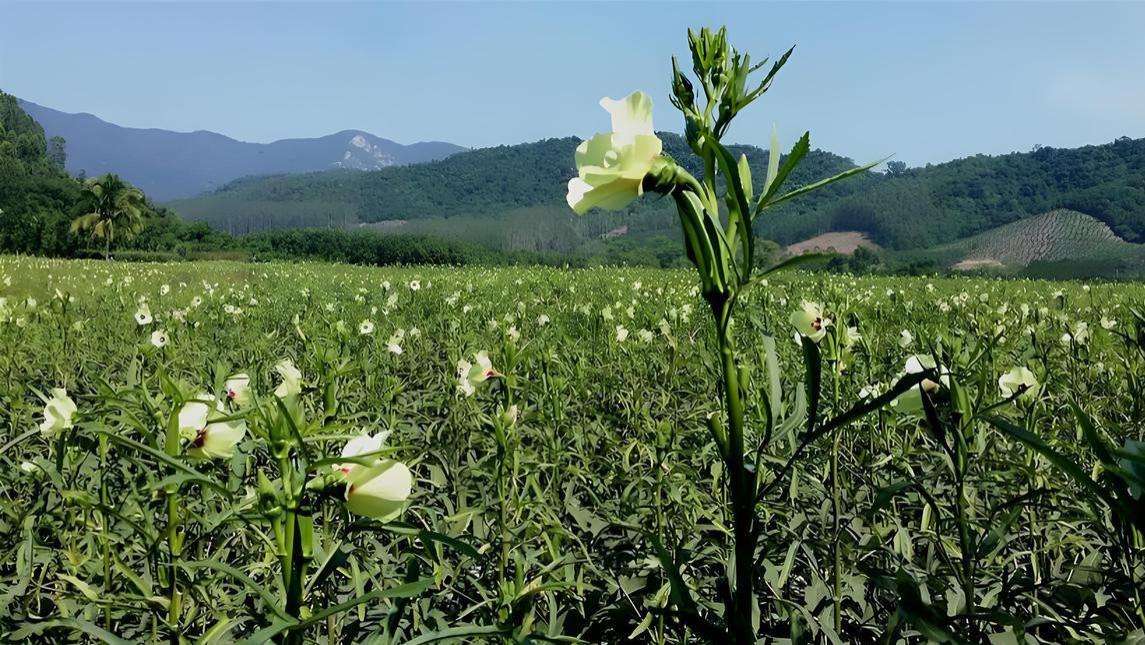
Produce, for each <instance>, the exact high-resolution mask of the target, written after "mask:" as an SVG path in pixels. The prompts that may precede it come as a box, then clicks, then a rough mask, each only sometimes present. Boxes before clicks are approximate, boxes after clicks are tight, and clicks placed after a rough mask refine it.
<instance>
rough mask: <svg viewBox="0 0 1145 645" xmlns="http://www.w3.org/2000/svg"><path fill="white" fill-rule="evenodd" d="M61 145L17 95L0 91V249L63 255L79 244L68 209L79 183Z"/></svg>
mask: <svg viewBox="0 0 1145 645" xmlns="http://www.w3.org/2000/svg"><path fill="white" fill-rule="evenodd" d="M62 144H63V142H61V141H53V142H52V145H51V147H49V145H48V141H47V140H46V139H45V137H44V129H43V128H41V127H40V125H39V124H38V123H36V121H35V120H33V119H32V118H31V117H30V116H28V115H27V114H26V113H25V112H24V111H23V110H22V109H20V106H19V105H18V104H17V103H16V97H14V96H11V95H8V94H5V93H3V92H0V249H3V250H20V251H23V252H39V253H52V254H60V253H67V252H69V251H71V250H73V248H74V247H75V246H76V242H75V239H74V238H72V237H70V236H69V235H68V226H69V224H70V219H68V218H67V217H66V214H65V213H66V211H68V210H70V209H71V206H72V204H73V202H74V201H75V199H76V197H77V196H78V194H79V183H78V182H76V181H75V180H74V179H72V178H70V177H68V175H67V173H66V172H64V158H63V147H62ZM49 151H50V152H49Z"/></svg>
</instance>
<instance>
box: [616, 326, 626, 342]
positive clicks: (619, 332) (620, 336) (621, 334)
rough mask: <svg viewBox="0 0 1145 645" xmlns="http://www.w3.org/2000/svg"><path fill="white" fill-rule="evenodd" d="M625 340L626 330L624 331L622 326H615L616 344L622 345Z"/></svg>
mask: <svg viewBox="0 0 1145 645" xmlns="http://www.w3.org/2000/svg"><path fill="white" fill-rule="evenodd" d="M626 340H628V329H626V328H625V327H624V325H617V326H616V342H618V343H623V342H624V341H626Z"/></svg>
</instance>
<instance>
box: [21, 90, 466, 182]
mask: <svg viewBox="0 0 1145 645" xmlns="http://www.w3.org/2000/svg"><path fill="white" fill-rule="evenodd" d="M19 105H20V107H21V108H23V109H24V111H25V112H27V113H28V114H29V115H30V116H31V117H32V118H34V119H35V120H36V121H37V122H39V123H40V125H41V126H43V128H44V132H45V135H46V136H47V137H48V138H51V137H55V136H60V137H63V138H64V139H65V140H66V142H67V145H66V151H67V170H68V171H69V172H70V173H72V174H78V173H80V172H83V173H85V174H87V175H88V176H95V175H101V174H104V173H108V172H114V173H117V174H119V175H120V176H122V177H123V178H124V179H126V180H127V181H129V182H131V183H133V184H135V185H137V186H139V187H140V188H142V189H143V190H144V191H145V192H146V193H147V194H148V195H149V196H150V197H151V198H153V199H156V200H161V201H162V200H169V199H178V198H181V197H190V196H192V195H197V194H199V193H202V192H204V191H209V190H213V189H215V188H218V187H219V186H222V185H224V184H226V183H227V182H230V181H232V180H235V179H238V178H239V177H246V176H250V175H269V174H278V173H304V172H313V171H318V170H328V169H332V168H341V169H351V170H377V169H380V168H387V167H389V166H401V165H406V164H415V163H422V162H426V161H433V160H435V159H442V158H445V157H448V156H449V155H451V154H453V153H455V152H459V151H461V150H464V149H465V148H462V147H461V146H457V145H454V144H451V143H444V142H440V141H427V142H419V143H414V144H410V145H402V144H400V143H396V142H394V141H391V140H389V139H383V138H381V137H378V136H375V135H373V134H370V133H368V132H362V131H360V130H343V131H342V132H338V133H335V134H331V135H327V136H324V137H317V138H310V139H283V140H281V141H275V142H272V143H249V142H245V141H238V140H235V139H232V138H230V137H227V136H224V135H221V134H218V133H215V132H208V131H203V130H200V131H196V132H172V131H170V130H161V129H155V128H146V129H144V128H127V127H122V126H119V125H116V124H113V123H108V122H107V121H104V120H102V119H100V118H98V117H96V116H94V115H91V114H86V113H83V114H69V113H66V112H61V111H59V110H54V109H51V108H47V107H44V106H41V105H37V104H35V103H31V102H29V101H24V100H20V101H19Z"/></svg>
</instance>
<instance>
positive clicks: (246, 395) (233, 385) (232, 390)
mask: <svg viewBox="0 0 1145 645" xmlns="http://www.w3.org/2000/svg"><path fill="white" fill-rule="evenodd" d="M223 388H224V389H225V390H226V392H227V400H228V401H233V402H234V403H235V404H236V405H246V404H247V403H249V402H250V377H249V376H247V375H246V374H244V373H239V374H235V375H234V376H232V377H230V378H228V379H227V381H226V383H224V384H223Z"/></svg>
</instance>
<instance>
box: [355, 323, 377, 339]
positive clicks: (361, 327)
mask: <svg viewBox="0 0 1145 645" xmlns="http://www.w3.org/2000/svg"><path fill="white" fill-rule="evenodd" d="M358 333H359V334H360V335H362V336H369V335H370V334H372V333H374V321H372V320H363V321H362V322H360V323H358Z"/></svg>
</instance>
